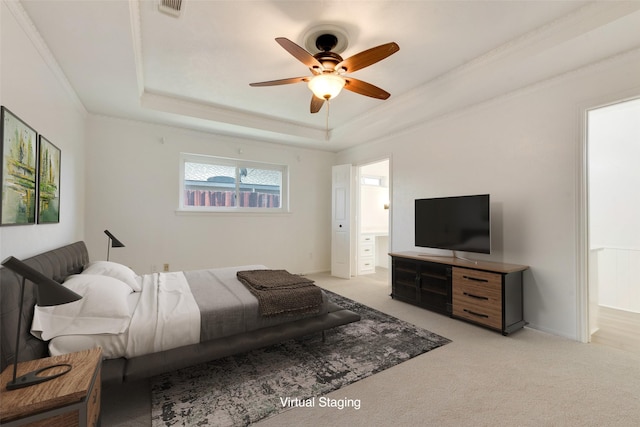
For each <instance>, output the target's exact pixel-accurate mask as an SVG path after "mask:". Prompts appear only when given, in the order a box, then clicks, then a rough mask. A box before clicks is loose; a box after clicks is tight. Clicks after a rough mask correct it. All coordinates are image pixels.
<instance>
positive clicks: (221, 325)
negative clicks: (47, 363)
mask: <svg viewBox="0 0 640 427" xmlns="http://www.w3.org/2000/svg"><path fill="white" fill-rule="evenodd" d="M23 261H24V262H25V263H26V264H28V265H29V266H31V267H33V268H35V269H37V270H38V271H40V272H42V273H43V274H45V275H47V276H48V277H51V278H53V279H54V280H56V281H58V282H65V286H69V287H71V288H72V289H74V290H76V291H78V290H79V291H80V292H79V293H81V292H85V291H86V292H94V293H95V295H94V294H91V293H89V294H87V293H85V295H87V296H86V297H85V298H83V300H81V301H83V304H85V305H86V304H92V301H93V302H95V301H96V300H98V301H101V305H102V306H103V308H104V309H105V310H106V311H108V313H106V314H105V315H104V318H101V317H100V315H92V316H87V317H86V318H83V321H82V322H78V321H73V320H77V319H74V316H83V313H84V311H82V312H78V313H76V312H73V311H72V312H69V311H65V309H66V307H65V306H58V309H60V310H61V311H56V310H54V308H46V309H43V308H35V295H34V291H33V288H32V285H31V284H30V283H29V282H28V281H27V286H26V289H25V298H24V311H23V316H24V318H23V322H22V326H21V331H20V334H21V341H20V352H19V358H20V360H21V361H22V360H31V359H37V358H41V357H46V356H48V355H49V354H50V353H51V354H59V353H65V352H70V351H75V350H80V349H83V348H88V347H91V346H95V345H99V346H101V347H102V348H103V354H104V357H106V358H105V360H104V361H103V365H102V383H103V385H110V384H114V383H120V382H129V381H135V380H139V379H142V378H147V377H150V376H153V375H157V374H160V373H164V372H169V371H173V370H176V369H180V368H183V367H187V366H190V365H194V364H198V363H203V362H206V361H209V360H214V359H217V358H221V357H225V356H229V355H233V354H237V353H241V352H244V351H248V350H252V349H256V348H259V347H263V346H267V345H271V344H275V343H278V342H282V341H285V340H288V339H292V338H299V337H302V336H305V335H309V334H313V333H323V334H324V331H325V330H327V329H330V328H333V327H336V326H340V325H344V324H347V323H351V322H355V321H358V320H360V316H359V315H358V314H356V313H354V312H352V311H349V310H346V309H343V308H341V307H338V306H337V305H335V304H333V303H332V302H330V301H329V300H328V299H327V297H326V294H324V292H321V293H320V297H318V296H314V298H315V299H316V300H317V299H318V298H320V300H319V301H317V304H314V305H313V306H311V305H309V307H304V306H303V307H301V308H300V309H296V310H292V309H290V308H288V307H290V306H286V305H285V307H284V308H282V307H272V309H271V311H270V312H269V313H266V314H265V313H262V311H261V310H264V305H261V304H258V300H259V299H260V300H261V301H260V302H262V298H260V295H259V294H256V293H255V292H253V291H252V290H250V288H248V287H246V286H244V285H243V284H242V283H240V281H239V280H238V278H237V274H238V272H241V274H244V273H246V272H253V271H259V270H263V269H265V267H264V266H260V265H252V266H242V267H229V268H221V269H206V270H195V271H188V272H172V273H168V274H149V275H143V276H136V275H135V273H133V272H131V271H130V270H129V269H128V268H127V267H124V266H119V265H118V264H116V263H108V262H95V263H90V260H89V256H88V252H87V248H86V246H85V244H84V242H82V241H80V242H76V243H73V244H70V245H66V246H63V247H60V248H57V249H54V250H51V251H48V252H44V253H42V254H39V255H36V256H33V257H31V258H28V259H25V260H23ZM132 273H133V277H132ZM242 277H244V276H242ZM242 277H241V278H242ZM96 281H97V282H96ZM20 283H21V278H20V277H19V276H18V275H16V274H15V273H13V272H11V271H9V270H7V269H0V333H1V335H0V355H1V359H0V362H1V365H2V366H1V368H2V369H3V370H4V368H5V367H6V366H8V365H9V364H11V363H13V360H14V358H15V349H14V347H15V331H16V328H17V322H18V319H17V317H18V309H19V305H18V304H19V300H20ZM96 283H99V286H98V285H96ZM212 286H213V287H212ZM87 289H88V290H87ZM105 289H108V290H109V291H108V294H105V293H101V292H104V291H105ZM286 293H288V292H286ZM256 295H258V296H256ZM153 301H164V303H162V304H153V303H152V302H153ZM230 301H235V303H233V304H230ZM79 302H80V301H79ZM73 304H76V303H73ZM237 305H240V306H242V307H243V310H241V311H238V309H237V307H236V306H237ZM69 306H71V304H69V305H67V307H69ZM234 307H235V308H234ZM194 309H195V310H196V311H194ZM83 310H84V309H83ZM290 311H294V312H290ZM92 313H93V312H92ZM167 317H170V318H171V319H172V320H171V321H167V322H164V321H160V320H157V319H163V318H167ZM149 319H155V320H154V321H153V322H150V321H149ZM69 328H70V329H69ZM135 331H141V332H135ZM185 331H186V332H185ZM38 337H39V338H38ZM328 345H330V344H328Z"/></svg>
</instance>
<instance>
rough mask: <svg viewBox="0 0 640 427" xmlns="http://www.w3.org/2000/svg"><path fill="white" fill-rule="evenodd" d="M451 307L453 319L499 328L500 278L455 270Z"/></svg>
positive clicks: (500, 320)
mask: <svg viewBox="0 0 640 427" xmlns="http://www.w3.org/2000/svg"><path fill="white" fill-rule="evenodd" d="M452 305H453V315H454V316H457V317H461V318H464V319H467V320H471V321H474V322H477V323H481V324H483V325H486V326H489V327H491V328H495V329H502V276H501V275H500V274H495V273H488V272H484V271H478V270H469V269H465V268H454V269H453V283H452Z"/></svg>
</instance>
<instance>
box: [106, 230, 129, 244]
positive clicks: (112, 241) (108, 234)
mask: <svg viewBox="0 0 640 427" xmlns="http://www.w3.org/2000/svg"><path fill="white" fill-rule="evenodd" d="M104 234H106V235H107V236H109V239H111V247H112V248H124V243H122V242H121V241H120V240H118V239H116V236H114V235H113V234H111V232H110V231H109V230H104Z"/></svg>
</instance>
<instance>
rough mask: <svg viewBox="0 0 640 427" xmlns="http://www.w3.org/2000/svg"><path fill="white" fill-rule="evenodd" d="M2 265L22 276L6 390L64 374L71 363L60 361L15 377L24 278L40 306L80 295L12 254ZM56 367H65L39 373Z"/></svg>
mask: <svg viewBox="0 0 640 427" xmlns="http://www.w3.org/2000/svg"><path fill="white" fill-rule="evenodd" d="M2 265H3V266H4V267H5V268H8V269H9V270H12V271H13V272H15V273H16V274H18V275H20V276H22V287H21V289H20V313H19V315H18V330H17V333H16V354H15V359H14V361H13V380H12V381H10V382H9V383H7V390H13V389H16V388H22V387H28V386H31V385H34V384H39V383H43V382H45V381H49V380H52V379H54V378H57V377H59V376H61V375H64V374H66V373H67V372H69V371H70V370H71V365H70V364H68V363H62V364H57V365H52V366H47V367H44V368H41V369H38V370H36V371H32V372H29V373H27V374H24V375H22V376H21V377H19V378H16V374H17V371H18V352H19V350H20V327H21V326H22V308H23V305H24V304H23V303H24V285H25V280H26V279H29V280H30V281H31V282H33V284H35V285H36V303H37V304H38V305H39V306H41V307H47V306H52V305H61V304H66V303H69V302H73V301H77V300H79V299H81V298H82V296H80V295H78V294H77V293H75V292H73V291H72V290H70V289H67V288H65V287H64V286H62V285H61V284H60V283H58V282H56V281H55V280H53V279H50V278H48V277H47V276H45V275H44V274H42V273H40V272H39V271H37V270H34V269H33V268H31V267H29V266H28V265H27V264H25V263H24V262H22V261H20V260H19V259H17V258H14V257H12V256H10V257H9V258H7V259H5V260H4V261H2ZM57 367H63V368H66V369H65V370H63V371H62V372H58V373H55V374H51V375H47V376H41V375H39V374H42V373H43V372H45V371H48V370H49V369H52V368H57Z"/></svg>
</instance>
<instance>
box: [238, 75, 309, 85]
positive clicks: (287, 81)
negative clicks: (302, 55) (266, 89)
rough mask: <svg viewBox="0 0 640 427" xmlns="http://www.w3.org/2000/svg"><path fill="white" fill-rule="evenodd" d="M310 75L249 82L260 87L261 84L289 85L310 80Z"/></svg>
mask: <svg viewBox="0 0 640 427" xmlns="http://www.w3.org/2000/svg"><path fill="white" fill-rule="evenodd" d="M308 81H309V77H291V78H289V79H280V80H270V81H268V82H258V83H249V86H253V87H260V86H278V85H288V84H291V83H300V82H308Z"/></svg>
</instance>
